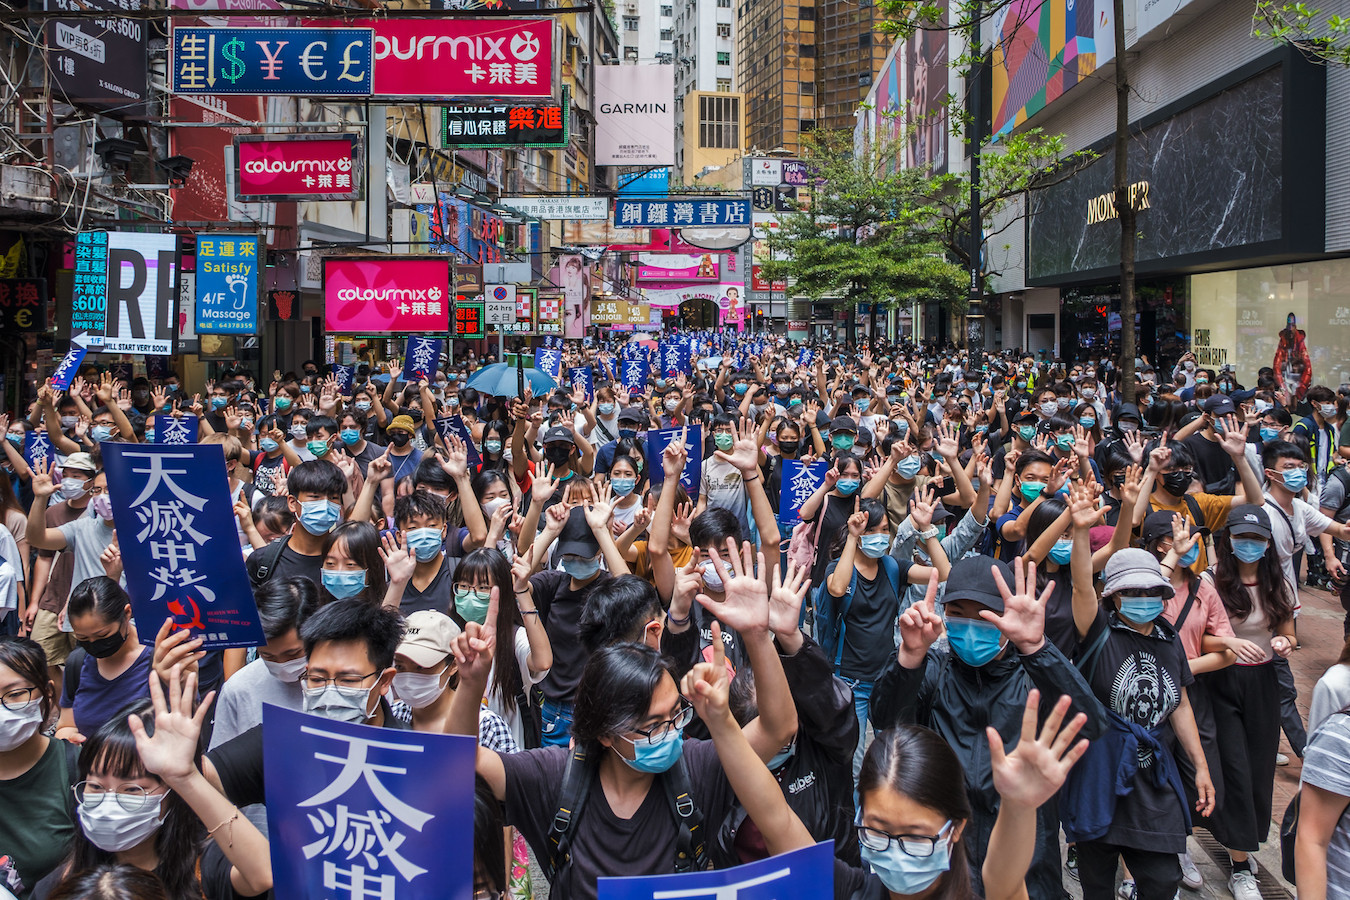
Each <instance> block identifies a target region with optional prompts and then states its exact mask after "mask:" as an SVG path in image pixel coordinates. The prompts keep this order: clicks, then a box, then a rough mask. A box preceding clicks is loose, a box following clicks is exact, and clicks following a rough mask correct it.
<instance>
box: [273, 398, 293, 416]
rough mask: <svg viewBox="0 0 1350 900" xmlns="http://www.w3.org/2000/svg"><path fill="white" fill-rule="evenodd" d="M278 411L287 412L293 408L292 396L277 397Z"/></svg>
mask: <svg viewBox="0 0 1350 900" xmlns="http://www.w3.org/2000/svg"><path fill="white" fill-rule="evenodd" d="M276 406H277V412H285V411H286V410H288V409H290V408H291V398H290V397H278V398H277V399H276Z"/></svg>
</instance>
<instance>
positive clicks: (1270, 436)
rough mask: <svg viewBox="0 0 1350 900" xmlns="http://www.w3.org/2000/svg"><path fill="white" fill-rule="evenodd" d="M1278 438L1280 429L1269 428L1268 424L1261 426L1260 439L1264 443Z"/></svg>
mask: <svg viewBox="0 0 1350 900" xmlns="http://www.w3.org/2000/svg"><path fill="white" fill-rule="evenodd" d="M1279 439H1280V429H1278V428H1271V427H1270V426H1269V425H1262V426H1261V440H1262V441H1263V442H1265V443H1267V444H1268V443H1270V442H1271V441H1278V440H1279Z"/></svg>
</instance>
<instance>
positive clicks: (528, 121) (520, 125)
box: [441, 103, 567, 148]
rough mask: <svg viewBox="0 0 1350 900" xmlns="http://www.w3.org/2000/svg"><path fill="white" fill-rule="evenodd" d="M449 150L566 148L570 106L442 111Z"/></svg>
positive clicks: (454, 107) (498, 105)
mask: <svg viewBox="0 0 1350 900" xmlns="http://www.w3.org/2000/svg"><path fill="white" fill-rule="evenodd" d="M441 130H442V134H443V136H444V140H443V143H444V145H445V146H446V147H452V146H453V147H535V148H541V147H566V146H567V106H566V105H565V103H550V104H548V105H546V106H528V105H521V104H514V105H512V104H506V103H496V104H493V105H491V106H462V105H451V106H446V107H442V109H441Z"/></svg>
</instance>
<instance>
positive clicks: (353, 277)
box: [323, 256, 451, 334]
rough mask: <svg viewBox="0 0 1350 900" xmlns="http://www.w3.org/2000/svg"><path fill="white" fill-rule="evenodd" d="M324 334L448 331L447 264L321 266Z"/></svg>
mask: <svg viewBox="0 0 1350 900" xmlns="http://www.w3.org/2000/svg"><path fill="white" fill-rule="evenodd" d="M323 293H324V328H325V329H326V330H327V331H329V332H337V333H339V334H347V333H353V332H355V333H358V334H365V333H371V332H402V333H404V334H435V333H438V332H445V331H447V330H448V329H449V325H450V306H451V303H450V260H449V259H447V258H444V257H436V256H419V257H406V256H405V257H396V256H391V257H386V258H381V259H376V258H364V259H362V258H336V257H332V258H329V259H326V260H324V262H323Z"/></svg>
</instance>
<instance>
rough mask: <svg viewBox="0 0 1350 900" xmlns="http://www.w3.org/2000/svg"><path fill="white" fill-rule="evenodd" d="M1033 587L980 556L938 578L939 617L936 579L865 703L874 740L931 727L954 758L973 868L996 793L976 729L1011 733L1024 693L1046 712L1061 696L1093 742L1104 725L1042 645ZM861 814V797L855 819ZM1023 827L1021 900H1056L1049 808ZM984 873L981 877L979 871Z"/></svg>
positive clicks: (1027, 573)
mask: <svg viewBox="0 0 1350 900" xmlns="http://www.w3.org/2000/svg"><path fill="white" fill-rule="evenodd" d="M995 573H997V574H995ZM1014 573H1016V574H1014ZM1035 584H1036V567H1035V565H1034V564H1030V563H1028V564H1027V565H1026V566H1025V567H1024V566H1023V564H1022V561H1021V560H1015V561H1014V564H1013V566H1009V565H1008V564H1006V563H1003V562H1001V561H996V560H994V559H991V558H990V557H988V556H968V557H966V558H965V559H962V560H958V561H957V562H956V563H954V564H953V565H952V567H951V573H950V575H949V577H948V579H947V589H946V594H945V597H944V600H943V604H942V613H941V614H939V613H938V611H937V609H936V606H935V598H936V595H937V582H936V580H934V581H931V582H930V583H929V588H928V592H927V594H926V596H925V597H924V599H923V601H921V602H920V603H917V604H915V605H914V606H911V607H910V608H909V609H907V610H906V611H905V612H904V613H903V614H901V616H900V646H899V649H898V651H897V653H896V654H894V655H892V657H891V659H890V660H889V662H888V663H887V664H886V667H885V669H884V670H883V671H882V672H881V674H880V675H879V677H878V678H877V682H876V687H875V689H874V691H873V694H872V706H871V716H872V722H873V724H874V725H875V726H876V729H877V733H878V734H880V733H881V732H882V731H883V730H889V729H894V728H897V727H905V726H913V725H921V726H924V727H926V728H931V729H933V730H934V731H936V732H937V733H938V734H940V735H942V736H943V737H944V738H945V739H946V742H947V743H948V744H949V745H950V746H951V748H952V749H953V750H954V751H955V753H956V755H957V757H958V758H959V759H960V762H961V766H962V768H964V776H965V777H964V784H965V793H966V797H967V800H968V804H969V808H970V810H971V815H970V819H969V822H968V823H967V826H966V830H965V833H964V836H963V840H962V844H963V845H964V849H965V852H966V853H968V854H969V855H970V858H971V860H972V862H973V863H974V864H975V865H977V866H978V865H979V864H981V863H983V862H984V860H985V857H986V855H987V854H989V853H991V852H992V849H993V843H992V841H991V833H992V831H993V829H994V824H995V821H996V818H997V816H998V814H999V791H998V790H997V786H996V784H995V783H994V778H993V773H992V772H991V771H990V766H989V761H988V758H987V757H986V756H985V750H986V748H987V742H986V741H985V740H984V739H983V732H984V730H985V726H986V725H988V726H992V727H993V728H994V729H995V730H997V732H998V733H999V734H1015V733H1017V732H1018V731H1019V729H1020V728H1021V722H1022V715H1023V711H1024V709H1025V708H1026V704H1027V702H1028V697H1029V695H1030V693H1031V691H1032V689H1033V688H1035V689H1038V690H1039V691H1040V695H1041V697H1043V698H1044V701H1043V702H1044V703H1046V704H1049V703H1050V702H1051V701H1057V700H1059V698H1060V696H1061V695H1067V696H1068V697H1069V698H1071V701H1072V703H1071V706H1070V710H1069V715H1071V716H1072V715H1075V714H1077V713H1079V712H1081V713H1084V714H1086V722H1085V723H1084V725H1083V729H1082V735H1083V736H1084V737H1086V738H1089V739H1090V740H1096V739H1097V737H1098V736H1100V735H1101V733H1102V731H1103V728H1104V725H1105V711H1104V710H1103V709H1102V707H1101V704H1100V703H1099V702H1097V700H1096V699H1095V698H1094V697H1093V695H1092V691H1091V690H1090V688H1089V687H1088V684H1087V683H1086V681H1085V680H1084V679H1083V676H1082V675H1080V674H1079V673H1078V671H1077V669H1075V668H1074V666H1073V664H1072V663H1071V662H1070V661H1069V660H1068V658H1067V657H1065V656H1064V654H1063V653H1062V652H1060V650H1059V649H1058V648H1057V647H1056V646H1055V645H1054V644H1053V643H1052V642H1050V641H1048V640H1046V637H1045V631H1044V599H1043V598H1038V597H1037V596H1036V595H1035V593H1034V590H1035ZM944 629H945V632H946V635H947V647H946V648H945V649H942V650H939V649H937V648H935V647H934V646H933V645H934V643H935V641H936V640H937V637H938V635H939V634H941V633H942V632H943V631H944ZM1024 739H1025V733H1024ZM878 743H880V741H878ZM875 747H876V744H874V745H873V748H874V749H875ZM867 807H868V802H867V798H866V796H865V794H864V795H863V809H864V812H865V811H866V809H867ZM939 824H941V823H939ZM1026 827H1027V828H1028V829H1029V830H1030V831H1032V832H1034V833H1035V835H1036V844H1035V852H1034V855H1033V857H1032V862H1031V869H1030V871H1029V872H1028V874H1027V877H1026V880H1027V891H1028V893H1029V894H1030V896H1031V897H1033V898H1036V900H1059V898H1062V897H1063V895H1064V888H1063V883H1062V879H1061V874H1060V857H1059V839H1058V834H1059V824H1058V815H1057V813H1056V809H1055V804H1053V803H1048V804H1044V805H1042V806H1040V808H1039V809H1038V810H1037V811H1036V813H1035V815H1034V817H1032V818H1031V820H1030V821H1028V822H1027V823H1026ZM864 858H866V855H864ZM984 871H985V875H986V877H987V875H988V872H989V869H988V867H987V866H986V867H985V870H984ZM973 887H974V890H973V891H972V892H971V893H972V895H973V896H981V895H982V894H983V893H984V892H983V890H982V887H983V885H982V884H981V880H980V879H979V878H977V879H976V882H975V884H974V886H973Z"/></svg>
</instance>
